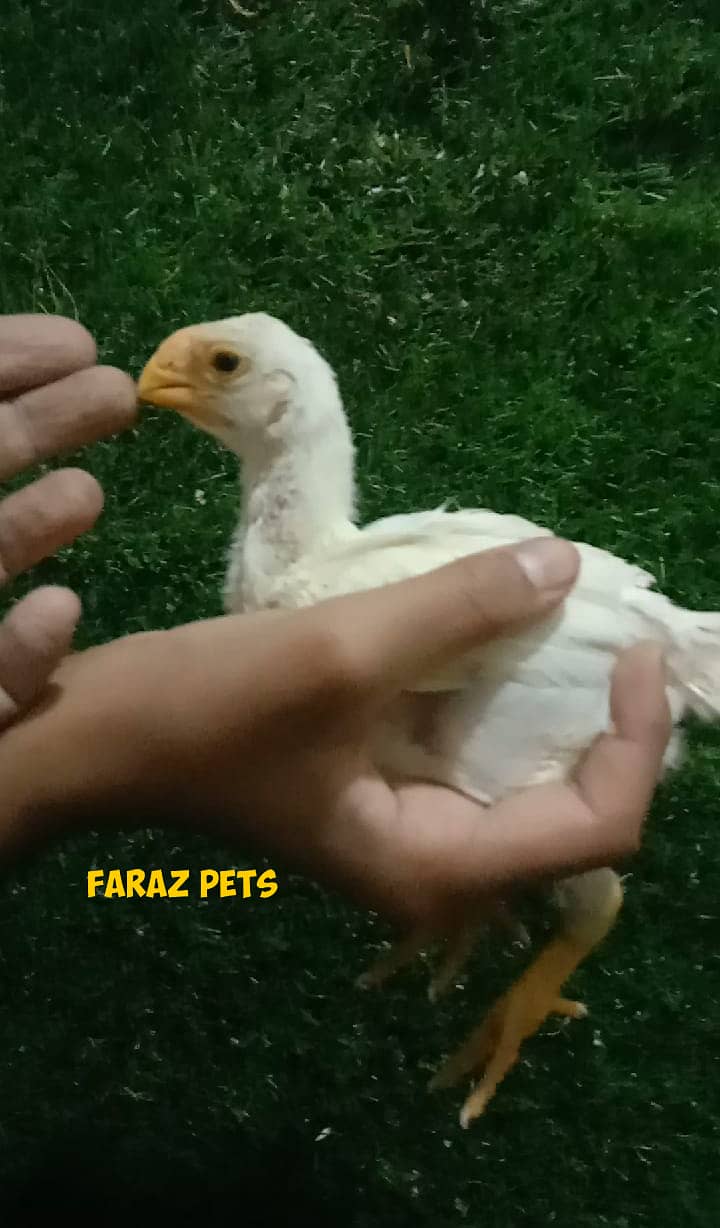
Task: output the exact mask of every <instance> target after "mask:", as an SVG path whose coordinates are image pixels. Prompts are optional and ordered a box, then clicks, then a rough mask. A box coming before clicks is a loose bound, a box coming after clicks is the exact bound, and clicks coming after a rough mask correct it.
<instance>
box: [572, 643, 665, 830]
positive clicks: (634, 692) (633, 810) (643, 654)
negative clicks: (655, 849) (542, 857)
mask: <svg viewBox="0 0 720 1228" xmlns="http://www.w3.org/2000/svg"><path fill="white" fill-rule="evenodd" d="M666 686H667V678H666V674H665V666H664V662H663V650H662V648H661V646H660V645H659V644H654V643H643V644H637V645H635V646H634V647H633V648H630V649H628V650H627V651H626V652H625V653H623V655H622V656H621V657H620V658H619V660H618V663H617V665H616V667H615V670H614V673H613V679H612V688H611V692H610V715H611V717H612V721H613V725H614V733H613V734H603V735H602V737H600V738H598V739H597V740H596V742H595V743H594V745H593V746H592V748H591V750H590V751H589V752H588V754H587V755H586V756H585V758H584V759H583V761H582V763H581V764H580V766H579V768H578V770H577V772H576V775H575V781H576V788H577V789H578V791H579V793H580V795H581V796H582V798H583V800H584V802H585V803H586V805H587V806H588V807H589V809H590V810H591V811H592V813H593V814H595V815H597V816H598V817H600V818H602V817H604V816H608V817H609V818H610V819H613V818H615V817H619V818H620V819H622V817H623V816H624V815H625V814H627V815H628V838H629V841H630V844H631V845H632V844H633V841H634V839H635V838H637V837H639V826H640V824H641V822H642V819H643V817H644V815H645V812H646V810H647V808H648V807H649V805H650V802H651V800H652V796H653V793H654V791H655V788H656V786H657V783H658V780H659V779H660V776H661V774H662V764H663V757H664V754H665V751H666V749H667V745H668V742H669V740H670V734H671V732H672V717H671V714H670V706H669V704H668V700H667V692H666ZM633 822H635V823H636V825H637V826H636V829H635V830H634V831H633Z"/></svg>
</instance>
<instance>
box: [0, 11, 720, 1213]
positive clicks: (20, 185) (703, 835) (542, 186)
mask: <svg viewBox="0 0 720 1228" xmlns="http://www.w3.org/2000/svg"><path fill="white" fill-rule="evenodd" d="M2 25H3V29H2V43H1V44H0V61H1V64H0V67H1V69H2V71H1V72H0V125H1V127H2V131H1V133H0V135H1V136H2V149H3V163H2V173H1V174H0V209H1V211H2V213H1V218H2V221H1V232H0V308H1V309H2V310H4V311H15V310H23V311H27V310H38V311H60V312H63V313H66V314H71V315H72V314H77V315H78V316H79V318H81V319H82V320H83V321H84V323H85V324H86V325H87V326H88V327H90V328H91V329H92V331H93V332H94V333H95V335H96V336H97V338H98V340H99V344H100V348H101V354H102V358H103V360H104V361H107V362H111V363H116V364H119V365H121V366H123V367H125V368H127V369H129V370H131V371H132V372H133V373H137V371H138V369H139V367H140V365H141V364H142V362H143V361H144V360H145V358H146V357H147V356H148V354H149V352H150V351H151V349H152V348H153V347H154V345H155V344H156V343H157V342H158V341H159V340H160V339H161V338H162V337H163V336H165V335H166V334H167V333H168V332H169V331H171V330H172V329H173V328H175V327H177V326H178V325H180V324H182V323H189V322H193V321H197V320H201V319H210V318H217V317H220V316H224V315H227V314H230V313H234V312H241V311H244V310H248V309H264V310H269V311H271V312H272V313H273V314H276V315H280V316H282V317H284V318H285V319H287V321H288V322H289V323H290V324H291V325H293V326H294V327H296V328H298V329H299V330H300V331H302V332H304V333H305V334H306V335H308V336H310V337H311V338H312V339H313V340H314V341H315V342H316V343H317V344H318V345H319V346H320V348H321V349H322V350H323V351H324V352H325V354H326V355H327V357H328V358H329V359H330V361H331V362H332V364H333V365H334V366H335V368H336V370H337V372H338V375H339V378H340V380H341V386H342V389H343V391H344V394H345V399H346V403H347V406H348V410H349V413H350V415H351V419H352V423H353V426H354V428H355V431H356V436H357V441H358V445H359V456H358V464H359V476H360V488H361V495H362V514H363V517H374V516H377V515H381V514H387V513H390V512H393V511H401V510H411V509H415V508H419V507H425V506H430V505H432V504H436V503H439V502H441V501H442V500H443V499H445V498H447V497H451V498H452V499H454V500H456V501H457V502H458V503H460V504H465V505H470V506H472V505H482V506H490V507H493V508H495V509H497V510H498V511H513V512H518V513H521V514H523V515H525V516H527V517H530V518H532V519H535V520H537V521H540V522H541V523H545V524H547V525H548V526H550V527H551V528H553V529H554V530H556V531H558V532H560V533H562V534H564V535H566V536H570V537H574V538H580V539H584V540H590V541H592V542H593V543H595V544H597V545H599V546H604V547H608V548H610V549H613V550H616V551H618V552H619V553H621V554H623V555H624V556H626V557H627V558H629V559H632V560H634V561H636V562H638V563H640V564H642V565H643V566H646V567H649V568H650V569H651V570H652V571H653V572H654V573H655V574H656V575H657V576H658V578H659V580H660V582H661V584H662V585H663V587H664V589H665V591H666V592H667V593H668V594H669V595H670V596H672V597H674V598H676V599H678V600H681V601H683V602H684V603H686V604H689V605H695V606H698V607H705V608H716V609H720V549H719V546H718V524H719V523H720V480H719V473H718V471H719V462H720V447H719V445H718V429H717V425H716V423H717V413H718V411H717V404H718V400H719V389H720V343H719V341H718V329H719V326H720V317H719V315H718V313H719V311H720V294H719V279H718V265H719V263H720V207H719V206H718V200H719V199H720V162H719V157H720V8H719V7H718V5H717V4H716V3H713V0H667V2H666V3H664V4H662V5H659V4H656V3H652V2H651V0H487V3H483V2H482V0H474V2H469V0H468V2H466V3H461V2H460V0H424V2H420V0H395V2H392V0H391V2H388V3H385V4H382V3H372V2H370V0H366V2H364V3H360V2H357V3H354V2H352V0H315V2H314V3H311V2H308V0H296V2H295V3H292V4H287V3H285V4H284V3H271V2H268V0H243V3H242V5H241V4H239V3H235V2H233V0H227V3H219V2H218V3H202V0H153V3H149V0H132V2H131V0H114V3H112V4H109V3H108V0H54V2H53V0H50V2H48V0H14V3H13V4H12V6H9V5H8V7H7V9H6V11H5V13H4V15H3V18H2ZM78 459H79V460H80V461H81V463H82V464H84V465H85V466H86V467H87V468H89V469H90V470H91V471H92V472H93V473H95V474H96V475H97V476H98V478H99V479H100V480H101V481H102V483H103V485H104V486H105V489H106V492H107V504H106V511H105V514H104V516H103V518H102V521H101V523H100V524H99V526H98V528H97V529H96V531H95V532H93V533H92V534H91V535H90V536H89V537H87V538H85V539H84V540H83V541H82V542H80V543H79V544H78V545H76V546H75V547H74V548H73V549H72V550H67V551H64V552H63V555H62V557H61V558H60V559H59V560H57V561H54V562H52V563H49V564H47V565H46V566H44V567H43V568H41V569H39V570H38V573H37V575H36V576H35V577H33V581H36V580H37V579H40V578H42V579H51V580H56V579H57V580H62V581H63V582H65V583H69V584H71V585H72V586H74V587H75V588H76V589H77V590H78V591H79V593H80V594H81V595H82V598H83V602H84V607H85V618H84V623H83V628H82V632H81V636H80V641H79V642H80V643H81V644H87V643H93V642H98V641H101V640H105V639H107V638H109V637H112V636H115V635H119V634H121V633H123V632H127V631H131V630H135V629H139V628H146V627H160V626H168V625H171V624H173V623H176V622H179V621H184V620H188V619H192V618H197V617H201V616H204V615H208V614H215V613H217V612H219V609H220V598H219V590H220V582H221V577H222V572H223V567H224V550H225V545H226V542H227V538H228V534H229V532H230V530H231V528H232V525H233V522H234V516H235V508H236V500H237V490H236V477H235V470H234V464H233V462H232V459H231V458H228V457H227V456H226V455H224V454H222V453H221V452H220V451H219V450H217V449H216V448H215V446H214V445H213V444H212V443H211V442H210V441H209V440H207V439H205V438H203V437H201V436H199V435H198V434H196V433H194V432H193V431H192V430H191V429H190V428H189V427H187V426H186V425H184V424H183V423H181V422H180V421H179V420H175V419H174V418H171V416H170V415H167V416H164V415H163V414H161V413H159V414H152V413H149V414H146V415H145V416H144V417H143V421H142V423H141V425H140V426H139V427H138V428H137V429H136V430H133V431H131V432H129V433H128V434H126V435H125V436H123V437H122V438H120V439H118V440H116V441H113V442H110V443H106V444H102V445H99V446H96V447H94V448H92V449H90V450H88V451H87V452H86V453H83V454H82V456H81V457H79V458H78ZM18 591H24V588H23V585H21V586H20V588H19V590H18ZM719 752H720V742H719V741H718V736H717V733H716V732H714V731H713V730H709V729H693V731H692V737H691V749H690V753H689V756H688V761H687V764H686V766H685V768H684V770H683V771H682V773H681V774H680V775H679V776H677V777H675V778H674V779H673V780H672V781H671V782H669V783H668V784H667V785H666V786H664V787H663V789H662V790H661V792H660V794H659V795H658V798H657V802H656V804H655V806H654V809H653V814H652V820H651V823H650V825H649V828H648V832H647V837H646V840H645V845H644V849H643V851H642V853H641V855H640V856H638V857H637V858H636V859H635V860H634V862H633V863H632V865H631V866H629V867H628V879H627V889H628V891H627V906H626V909H625V913H624V916H623V919H622V922H621V924H620V925H619V926H618V929H617V931H616V932H615V933H614V935H613V936H612V937H611V938H610V939H609V941H608V942H607V944H606V945H605V947H604V948H603V949H602V951H601V952H598V953H597V955H596V956H595V957H594V958H593V959H592V960H591V961H589V962H588V964H587V965H586V967H585V968H583V969H582V970H581V971H580V972H579V973H578V975H577V976H576V978H575V980H574V983H573V988H574V990H575V991H576V992H577V995H578V996H582V997H584V998H585V1000H586V1001H587V1002H588V1003H589V1005H590V1008H591V1017H590V1019H589V1020H588V1021H587V1022H585V1023H576V1024H572V1025H570V1026H566V1025H564V1024H563V1025H560V1024H557V1025H553V1026H550V1027H547V1028H546V1029H545V1030H544V1031H543V1033H542V1035H541V1036H539V1037H538V1038H536V1039H535V1040H533V1041H532V1042H531V1043H530V1044H528V1046H527V1048H526V1051H525V1056H524V1060H523V1062H522V1063H521V1065H520V1066H519V1068H518V1069H517V1070H516V1071H515V1072H514V1073H513V1074H512V1076H511V1077H510V1078H509V1079H508V1081H507V1083H506V1084H505V1085H504V1087H503V1088H502V1089H501V1092H500V1093H499V1094H498V1097H497V1099H496V1101H495V1102H494V1103H493V1104H492V1106H491V1110H490V1111H489V1112H488V1114H487V1116H486V1117H485V1118H484V1119H483V1120H482V1121H480V1122H479V1123H478V1124H477V1125H476V1127H475V1128H474V1129H472V1130H471V1131H469V1132H468V1133H463V1132H462V1131H460V1129H459V1127H458V1124H457V1108H458V1105H459V1102H460V1096H459V1095H458V1094H457V1093H456V1094H443V1095H437V1096H434V1097H430V1096H429V1095H427V1094H426V1091H425V1084H426V1080H427V1077H428V1075H429V1073H430V1072H431V1071H432V1069H433V1068H434V1067H435V1065H436V1063H437V1060H438V1059H439V1057H440V1056H441V1055H442V1053H443V1052H444V1051H447V1050H448V1049H449V1048H450V1047H451V1046H453V1045H454V1044H455V1043H456V1042H457V1041H458V1039H459V1038H460V1037H461V1036H462V1035H463V1034H464V1032H465V1030H466V1028H467V1027H468V1026H470V1025H471V1024H472V1023H474V1022H475V1021H476V1020H477V1018H478V1017H479V1015H480V1014H481V1013H482V1012H483V1011H484V1009H485V1007H486V1006H487V1004H488V1003H489V1002H490V1001H491V999H492V997H493V995H494V994H495V993H496V992H497V991H498V990H499V989H500V988H502V987H504V986H505V985H506V984H507V983H508V981H509V979H510V978H511V977H512V976H513V975H514V974H515V972H516V970H517V969H518V967H519V966H520V963H521V961H520V960H519V958H518V956H517V953H512V952H511V951H509V950H507V949H504V948H503V946H502V944H498V943H494V944H493V943H490V944H488V945H487V946H486V947H484V948H481V949H480V950H479V951H478V953H477V955H476V956H475V958H474V960H473V965H472V972H471V976H470V978H469V980H468V983H467V986H466V988H465V990H464V991H463V992H459V993H457V994H455V995H454V996H452V997H451V998H450V999H449V1000H448V1001H447V1004H446V1005H443V1006H442V1007H440V1008H438V1009H431V1008H430V1006H429V1004H428V1002H427V1000H426V997H425V973H424V971H423V969H422V968H418V969H415V970H413V971H411V972H409V973H408V974H406V975H404V976H403V977H401V978H400V979H399V980H398V981H397V982H396V983H394V984H393V985H392V987H391V988H389V989H388V991H387V992H386V993H385V994H383V995H382V996H377V997H368V996H363V995H360V994H358V993H357V992H356V991H355V990H354V989H353V987H352V980H353V977H354V975H355V974H356V973H357V972H358V971H359V970H361V968H362V967H363V966H364V964H365V962H366V961H367V959H368V957H369V955H370V954H371V952H372V949H373V948H374V947H375V946H377V944H379V943H380V942H381V941H382V940H384V939H385V938H386V937H387V936H388V932H387V930H386V928H385V927H384V925H382V924H381V923H380V922H379V921H377V920H373V919H366V918H365V917H364V916H362V915H359V914H357V913H356V912H355V911H353V910H351V909H350V908H349V907H346V906H345V905H344V904H343V903H342V902H341V901H339V900H337V899H335V898H332V897H330V896H329V895H326V894H324V893H323V892H321V891H320V890H319V889H316V888H315V887H313V886H312V885H310V884H308V883H306V882H304V881H302V880H300V879H297V878H295V877H293V876H291V875H287V874H286V873H284V872H282V873H281V875H280V890H279V892H278V894H277V895H276V896H275V897H274V898H273V899H272V900H269V901H265V902H260V901H258V902H254V901H247V902H244V901H242V900H235V901H215V902H209V903H204V904H203V903H202V902H200V901H198V899H197V898H190V899H188V900H185V901H177V902H173V901H169V900H168V901H162V900H154V901H132V902H129V901H126V902H122V901H111V900H102V899H100V900H88V899H86V898H85V875H86V871H87V869H88V868H89V867H90V866H92V865H102V866H105V867H109V866H119V867H127V866H134V865H139V866H146V867H150V866H154V865H160V866H165V867H167V866H170V865H174V866H181V865H193V866H199V865H201V864H208V865H213V864H216V865H219V866H227V865H232V864H237V857H238V853H237V850H229V849H227V848H218V847H213V846H211V845H209V844H208V845H204V844H203V842H202V841H200V840H198V841H195V842H193V841H191V840H189V839H182V840H180V839H178V840H175V839H173V837H172V836H171V835H170V834H162V833H160V832H158V831H155V830H148V831H147V832H142V833H140V834H138V835H136V836H133V837H128V836H122V837H121V836H118V837H116V838H113V837H111V836H103V837H102V839H101V838H97V837H93V836H88V837H87V838H83V839H81V840H73V841H67V842H66V843H64V844H63V845H62V846H61V847H60V848H58V849H56V850H54V851H53V852H51V853H49V854H47V855H46V856H44V857H42V858H40V859H39V860H38V861H36V862H34V863H33V864H32V865H31V866H26V867H24V868H23V869H22V870H19V871H17V872H15V873H13V874H12V875H11V876H9V877H6V878H5V881H4V882H3V883H2V886H1V888H0V995H1V1001H2V1030H1V1033H0V1035H2V1046H1V1050H0V1071H1V1075H0V1182H1V1185H0V1199H2V1200H4V1205H5V1216H6V1221H7V1222H9V1217H10V1215H11V1213H10V1211H9V1208H10V1207H11V1206H14V1207H15V1211H14V1212H13V1214H14V1215H15V1216H16V1217H18V1219H17V1222H21V1223H30V1222H32V1221H31V1219H30V1218H28V1217H30V1216H31V1214H32V1210H31V1208H32V1207H35V1208H36V1209H37V1208H38V1207H39V1206H40V1205H41V1204H43V1205H45V1206H47V1201H48V1199H51V1200H52V1201H53V1203H54V1206H55V1208H59V1207H60V1206H61V1205H63V1203H64V1202H68V1200H72V1199H73V1198H74V1199H75V1202H74V1204H73V1205H74V1207H75V1212H76V1221H75V1222H77V1223H79V1222H81V1218H82V1216H83V1215H90V1214H93V1215H94V1219H95V1222H107V1223H110V1222H114V1219H113V1217H115V1219H117V1220H118V1222H119V1221H120V1220H121V1219H122V1217H123V1216H124V1215H129V1214H130V1202H131V1201H132V1199H133V1198H134V1199H135V1204H136V1215H135V1218H136V1219H137V1218H138V1214H140V1221H141V1222H144V1219H143V1216H142V1213H141V1212H142V1209H143V1208H144V1213H145V1217H147V1222H150V1219H153V1220H154V1221H155V1222H168V1223H170V1222H189V1221H190V1220H192V1219H193V1217H195V1216H197V1218H201V1219H204V1220H205V1221H206V1222H208V1223H210V1222H223V1223H225V1222H229V1221H230V1218H231V1217H232V1218H233V1219H235V1220H236V1221H237V1222H239V1223H253V1224H254V1223H275V1222H278V1223H279V1222H282V1223H284V1222H288V1221H289V1220H290V1219H292V1220H296V1219H301V1218H302V1216H303V1214H305V1215H307V1217H308V1218H309V1220H310V1222H314V1223H317V1224H321V1223H322V1224H324V1223H328V1224H333V1225H341V1224H347V1225H350V1226H352V1228H370V1225H373V1226H377V1225H379V1226H384V1225H393V1226H396V1225H398V1226H402V1225H405V1224H410V1225H415V1224H417V1225H434V1226H437V1228H444V1226H445V1225H455V1224H465V1223H467V1224H472V1225H482V1226H483V1228H485V1226H487V1228H514V1226H515V1225H535V1224H538V1225H540V1224H542V1225H545V1224H558V1225H572V1226H573V1228H590V1226H592V1228H595V1226H596V1225H603V1226H605V1225H607V1226H608V1228H646V1226H648V1228H649V1226H650V1225H653V1228H666V1226H667V1228H669V1226H670V1225H676V1224H679V1223H680V1224H683V1225H700V1226H702V1228H711V1226H713V1225H715V1224H717V1223H718V1222H719V1221H720V1192H719V1189H718V1177H719V1175H720V1174H719V1168H720V1165H719V1163H718V1147H719V1144H720V1042H719V1040H718V1035H719V1032H720V1026H719V1025H720V1007H719V1005H718V1003H719V1000H720V975H719V973H720V962H719V959H718V952H719V951H720V942H719V939H720V922H719V920H718V897H719V896H720V873H719V860H720V859H719V853H720V832H719V829H718V792H719V790H718V786H719V785H720V755H719ZM239 787H240V788H241V787H242V782H241V781H239ZM242 864H246V863H242ZM81 1189H84V1191H85V1209H84V1211H83V1210H81V1209H80V1203H79V1202H78V1198H79V1197H80V1190H81ZM21 1205H22V1206H23V1207H24V1210H18V1207H20V1206H21ZM138 1205H139V1206H140V1208H141V1212H140V1213H137V1206H138ZM1 1214H3V1212H2V1209H1V1208H0V1215H1ZM125 1222H127V1221H125Z"/></svg>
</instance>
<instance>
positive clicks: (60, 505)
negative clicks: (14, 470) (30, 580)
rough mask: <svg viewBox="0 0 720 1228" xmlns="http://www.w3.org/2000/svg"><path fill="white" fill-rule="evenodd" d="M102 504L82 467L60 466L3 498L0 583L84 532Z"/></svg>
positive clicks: (96, 487)
mask: <svg viewBox="0 0 720 1228" xmlns="http://www.w3.org/2000/svg"><path fill="white" fill-rule="evenodd" d="M102 506H103V493H102V489H101V487H100V486H99V484H98V483H97V482H96V481H95V478H93V477H92V476H91V475H90V474H89V473H85V471H84V470H82V469H57V470H55V471H54V472H52V473H48V474H45V476H44V477H42V478H38V480H37V482H32V483H31V484H30V485H29V486H26V487H24V488H23V489H22V490H19V491H16V492H15V493H14V494H12V495H8V496H7V498H6V499H3V500H2V501H0V583H2V582H3V581H6V580H8V579H10V578H12V577H13V576H16V575H18V574H19V573H20V572H22V571H26V570H27V568H29V567H33V566H34V565H35V564H36V563H39V562H40V560H41V559H45V558H49V557H50V555H53V554H55V552H56V551H57V550H59V549H60V548H61V547H62V546H67V545H69V544H70V543H71V542H73V541H74V540H75V538H76V537H79V535H80V534H81V533H86V532H87V531H88V530H89V529H91V528H92V526H93V525H94V524H95V521H96V520H97V518H98V516H99V515H100V512H101V511H102Z"/></svg>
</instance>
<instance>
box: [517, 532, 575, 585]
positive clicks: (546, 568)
mask: <svg viewBox="0 0 720 1228" xmlns="http://www.w3.org/2000/svg"><path fill="white" fill-rule="evenodd" d="M513 552H514V554H515V558H516V559H517V561H518V563H519V564H520V566H521V567H522V569H523V571H524V572H525V575H526V576H527V578H528V580H529V581H530V583H531V584H532V585H533V586H534V588H539V589H545V590H547V589H558V588H567V587H568V586H569V585H570V584H571V583H572V581H573V580H574V579H575V577H576V575H577V572H578V568H579V566H580V559H579V556H578V552H577V550H576V549H575V547H574V546H573V545H572V544H571V542H566V541H564V540H563V538H561V537H533V538H531V539H530V540H529V541H525V542H521V543H520V545H519V546H514V547H513Z"/></svg>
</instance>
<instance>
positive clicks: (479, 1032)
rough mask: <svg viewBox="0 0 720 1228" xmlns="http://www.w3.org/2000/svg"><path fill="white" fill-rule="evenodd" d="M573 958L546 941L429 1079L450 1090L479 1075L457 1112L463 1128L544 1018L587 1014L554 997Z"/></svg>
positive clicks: (565, 946)
mask: <svg viewBox="0 0 720 1228" xmlns="http://www.w3.org/2000/svg"><path fill="white" fill-rule="evenodd" d="M578 954H579V953H578V951H577V948H576V947H574V946H573V944H571V943H569V942H568V941H567V940H565V939H557V940H556V941H555V942H553V943H550V945H549V946H548V947H547V948H546V949H545V950H544V951H543V952H542V953H541V955H540V956H539V958H538V959H537V960H536V961H535V962H534V963H533V964H531V966H530V967H529V968H528V969H527V971H526V972H525V973H524V975H523V976H522V977H521V978H520V980H519V981H517V983H516V984H515V985H513V986H512V987H511V988H510V989H509V990H508V992H507V993H505V994H503V996H502V997H501V998H499V999H498V1001H497V1002H496V1003H495V1005H494V1006H493V1008H492V1009H491V1011H490V1013H489V1014H488V1016H487V1018H486V1019H485V1021H484V1022H483V1023H482V1024H481V1025H480V1027H479V1028H477V1029H476V1030H475V1031H474V1032H473V1033H472V1034H471V1035H470V1036H469V1037H468V1039H467V1041H466V1042H465V1044H464V1045H463V1046H462V1047H461V1048H460V1049H459V1050H458V1051H457V1052H456V1053H454V1054H453V1055H452V1056H451V1057H450V1058H448V1060H447V1062H446V1063H445V1065H444V1066H443V1067H442V1069H441V1070H439V1071H438V1073H437V1074H436V1075H435V1077H434V1078H433V1079H432V1081H431V1083H430V1089H431V1090H436V1089H437V1088H441V1087H452V1086H453V1085H454V1084H456V1083H458V1082H459V1081H460V1080H461V1079H462V1078H464V1077H465V1076H467V1075H471V1074H473V1073H474V1072H476V1071H482V1072H483V1074H482V1078H481V1079H480V1081H479V1083H478V1084H477V1085H476V1086H475V1088H474V1089H473V1091H472V1092H471V1093H470V1095H469V1096H468V1098H467V1100H466V1101H465V1104H464V1105H463V1108H462V1111H461V1113H460V1124H461V1125H462V1126H463V1128H467V1127H468V1126H469V1125H470V1122H471V1121H473V1120H474V1119H475V1118H476V1117H479V1116H480V1114H481V1113H483V1112H484V1111H485V1108H486V1107H487V1105H488V1103H489V1101H490V1100H491V1099H492V1097H493V1096H494V1094H495V1091H496V1089H497V1087H498V1084H499V1083H501V1082H502V1080H503V1079H504V1078H505V1076H506V1074H507V1073H508V1071H509V1070H510V1069H511V1068H512V1067H513V1066H514V1065H515V1063H516V1061H517V1060H518V1057H519V1054H520V1047H521V1045H522V1043H523V1041H524V1040H527V1038H528V1037H529V1036H532V1035H533V1034H534V1033H535V1032H537V1030H538V1028H539V1027H540V1026H541V1025H542V1024H543V1023H544V1021H545V1020H546V1019H547V1017H548V1015H552V1014H555V1015H562V1016H564V1017H566V1018H572V1019H582V1018H584V1017H585V1015H587V1009H586V1007H585V1006H584V1005H583V1003H582V1002H572V1001H570V1000H569V999H568V998H563V997H561V996H560V993H559V990H560V988H561V986H562V984H563V982H564V981H565V980H566V979H567V977H568V975H569V973H570V972H571V971H572V969H573V967H575V966H577V963H578V962H579V961H578Z"/></svg>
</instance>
